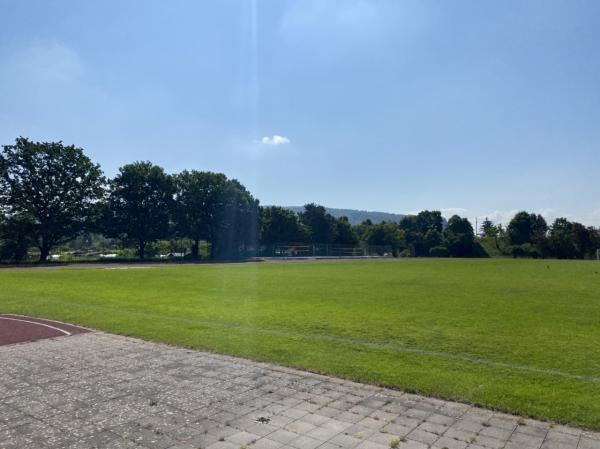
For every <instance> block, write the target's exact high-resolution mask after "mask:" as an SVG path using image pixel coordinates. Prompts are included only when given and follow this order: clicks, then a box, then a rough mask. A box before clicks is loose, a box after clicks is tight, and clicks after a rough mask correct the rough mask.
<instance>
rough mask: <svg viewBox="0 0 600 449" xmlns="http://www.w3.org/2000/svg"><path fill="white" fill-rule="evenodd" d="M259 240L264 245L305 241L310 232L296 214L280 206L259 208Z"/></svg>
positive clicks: (308, 239) (307, 239)
mask: <svg viewBox="0 0 600 449" xmlns="http://www.w3.org/2000/svg"><path fill="white" fill-rule="evenodd" d="M260 216H261V232H260V240H261V243H263V244H265V245H272V244H275V243H306V242H309V241H310V234H309V231H308V229H307V228H306V226H304V225H303V224H302V223H300V220H299V219H298V214H296V213H295V212H292V211H291V210H289V209H284V208H282V207H277V206H270V207H261V208H260Z"/></svg>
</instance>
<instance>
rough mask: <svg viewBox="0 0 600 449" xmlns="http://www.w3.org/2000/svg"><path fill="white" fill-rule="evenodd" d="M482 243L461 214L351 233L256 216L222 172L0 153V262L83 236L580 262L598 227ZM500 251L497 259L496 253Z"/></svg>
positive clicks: (297, 219) (285, 217) (308, 218)
mask: <svg viewBox="0 0 600 449" xmlns="http://www.w3.org/2000/svg"><path fill="white" fill-rule="evenodd" d="M481 234H482V237H481V238H479V237H477V236H476V235H475V232H474V229H473V227H472V225H471V223H470V222H469V221H468V220H467V219H466V218H463V217H460V216H458V215H454V216H452V217H451V218H450V219H449V220H448V221H447V222H446V221H445V220H444V219H443V218H442V215H441V213H440V212H439V211H422V212H420V213H418V214H417V215H412V216H406V217H404V218H403V219H402V220H400V221H399V222H382V223H372V222H371V221H369V220H367V221H365V222H363V223H361V224H359V225H357V226H352V225H351V224H350V222H349V221H348V219H347V218H346V217H340V218H336V217H334V216H332V215H331V214H329V213H327V211H326V209H325V208H324V207H323V206H320V205H317V204H312V203H311V204H307V205H306V206H305V207H304V210H303V211H302V212H300V213H295V212H293V211H290V210H288V209H285V208H281V207H277V206H269V207H263V206H260V204H259V201H258V200H257V199H256V198H254V197H253V196H252V194H251V193H250V192H249V191H248V190H247V189H246V188H245V187H244V186H243V185H242V184H241V183H240V182H239V181H237V180H235V179H229V178H227V176H225V175H224V174H222V173H213V172H207V171H196V170H192V171H188V170H184V171H183V172H181V173H177V174H168V173H166V172H165V170H164V169H163V168H161V167H159V166H157V165H154V164H152V163H151V162H147V161H138V162H134V163H131V164H127V165H124V166H122V167H121V168H120V169H119V171H118V173H117V175H116V176H115V177H114V178H112V179H107V178H106V177H105V176H104V174H103V172H102V170H101V169H100V166H99V165H98V164H95V163H93V162H92V161H91V159H90V158H89V157H88V156H87V155H86V154H85V153H84V151H83V150H82V149H81V148H78V147H75V146H73V145H70V146H69V145H63V143H62V142H33V141H31V140H29V139H27V138H24V137H20V138H18V139H16V141H15V144H14V145H4V146H3V149H2V152H0V259H2V260H12V261H19V260H23V259H25V258H26V257H27V255H28V254H29V252H30V250H31V248H37V251H38V252H39V260H40V261H45V260H47V258H48V256H49V255H50V253H51V251H52V249H53V248H56V247H60V246H61V245H64V244H66V243H67V242H72V241H74V239H76V238H81V236H82V235H98V236H101V237H102V238H103V239H113V240H115V241H118V242H119V243H120V244H121V245H122V247H127V248H135V251H136V253H137V256H138V257H139V258H140V259H144V258H146V257H147V256H148V249H149V248H153V247H154V246H155V245H156V244H157V242H160V241H164V240H169V239H170V240H177V241H179V242H183V243H182V244H183V246H184V249H183V251H184V252H185V253H186V254H188V255H189V257H190V258H192V259H198V258H199V257H200V256H201V254H200V246H201V244H202V243H205V244H206V247H207V248H208V254H206V257H210V258H211V259H237V258H242V257H246V256H248V255H257V254H260V252H261V248H264V247H268V246H270V245H271V246H272V245H276V244H281V243H286V244H290V243H294V244H311V243H312V244H332V245H347V246H357V245H361V246H362V245H374V246H379V245H383V246H386V247H389V248H390V250H391V251H392V252H393V254H394V255H395V256H416V257H430V256H434V257H446V256H452V257H487V256H488V254H491V255H512V256H515V257H519V256H524V257H562V258H583V257H589V256H591V255H592V253H593V251H594V250H595V248H597V247H600V237H599V233H598V230H596V229H593V228H586V227H584V226H583V225H581V224H579V223H571V222H568V221H567V220H566V219H558V220H557V221H556V222H555V223H554V224H553V225H552V226H548V225H547V224H546V222H545V221H544V220H543V218H542V217H541V216H539V215H535V214H528V213H526V212H521V213H519V214H517V215H516V216H515V217H514V218H513V220H512V221H511V222H510V224H509V225H508V227H507V228H506V229H504V228H503V227H502V226H501V225H494V224H493V223H492V222H491V221H489V220H486V221H484V223H483V225H482V228H481ZM496 253H497V254H496Z"/></svg>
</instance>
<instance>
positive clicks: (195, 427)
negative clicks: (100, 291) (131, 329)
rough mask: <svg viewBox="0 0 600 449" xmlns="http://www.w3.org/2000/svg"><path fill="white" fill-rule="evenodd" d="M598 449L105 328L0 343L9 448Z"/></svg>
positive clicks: (2, 436) (425, 401)
mask: <svg viewBox="0 0 600 449" xmlns="http://www.w3.org/2000/svg"><path fill="white" fill-rule="evenodd" d="M396 447H397V448H399V449H426V448H436V449H443V448H448V449H465V448H469V449H482V448H488V449H500V448H504V449H540V448H542V449H559V448H560V449H563V448H564V449H594V448H600V434H599V433H592V432H584V431H581V430H579V429H575V428H570V427H564V426H559V425H555V426H552V425H550V424H548V423H543V422H539V421H534V420H529V419H526V420H520V419H518V418H516V417H513V416H510V415H506V414H501V413H494V412H491V411H488V410H484V409H481V408H476V407H471V406H468V405H464V404H459V403H455V402H447V401H441V400H436V399H430V398H425V397H421V396H418V395H414V394H406V393H402V392H398V391H394V390H388V389H384V388H377V387H374V386H369V385H362V384H357V383H353V382H348V381H344V380H339V379H335V378H330V377H325V376H319V375H315V374H309V373H304V372H300V371H295V370H291V369H286V368H280V367H275V366H271V365H266V364H260V363H254V362H250V361H247V360H243V359H237V358H233V357H227V356H221V355H215V354H208V353H204V352H198V351H190V350H186V349H179V348H172V347H169V346H165V345H160V344H153V343H147V342H142V341H140V340H136V339H131V338H125V337H120V336H114V335H108V334H103V333H98V332H92V333H88V334H82V335H77V336H73V337H66V338H56V339H52V340H42V341H38V342H34V343H23V344H16V345H9V346H3V347H0V448H1V449H43V448H69V449H91V448H102V449H117V448H131V449H144V448H146V449H167V448H170V449H198V448H202V449H244V448H246V449H278V448H286V449H313V448H319V449H339V448H356V449H386V448H396Z"/></svg>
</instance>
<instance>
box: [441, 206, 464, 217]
mask: <svg viewBox="0 0 600 449" xmlns="http://www.w3.org/2000/svg"><path fill="white" fill-rule="evenodd" d="M468 211H469V210H468V209H465V208H464V207H446V208H444V209H442V210H441V212H442V216H444V217H451V216H452V215H461V216H462V215H465V214H466V213H467V212H468Z"/></svg>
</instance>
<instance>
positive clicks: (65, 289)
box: [0, 259, 600, 429]
mask: <svg viewBox="0 0 600 449" xmlns="http://www.w3.org/2000/svg"><path fill="white" fill-rule="evenodd" d="M0 313H19V314H25V315H31V316H39V317H46V318H51V319H57V320H64V321H68V322H72V323H75V324H80V325H84V326H89V327H93V328H97V329H101V330H104V331H108V332H113V333H118V334H124V335H132V336H137V337H141V338H145V339H150V340H156V341H161V342H167V343H172V344H177V345H183V346H189V347H193V348H198V349H206V350H211V351H217V352H221V353H226V354H233V355H238V356H243V357H248V358H251V359H256V360H263V361H271V362H274V363H278V364H282V365H288V366H293V367H297V368H302V369H307V370H311V371H317V372H322V373H328V374H333V375H337V376H342V377H347V378H351V379H355V380H360V381H364V382H371V383H377V384H381V385H385V386H391V387H396V388H400V389H405V390H411V391H415V392H420V393H424V394H429V395H433V396H437V397H442V398H451V399H457V400H461V401H465V402H469V403H475V404H480V405H485V406H487V407H490V408H494V409H498V410H503V411H507V412H513V413H518V414H521V415H526V416H532V417H537V418H545V419H551V420H556V421H559V422H563V423H569V424H575V425H580V426H584V427H589V428H594V429H600V264H599V263H597V262H591V261H581V262H579V261H534V260H500V259H490V260H379V261H352V262H337V263H336V262H314V263H312V262H310V263H308V262H307V263H256V264H231V265H205V266H201V265H197V266H160V267H149V268H141V269H127V270H120V269H113V270H104V269H94V268H88V269H60V270H55V269H48V270H46V269H28V270H27V269H23V270H0Z"/></svg>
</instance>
